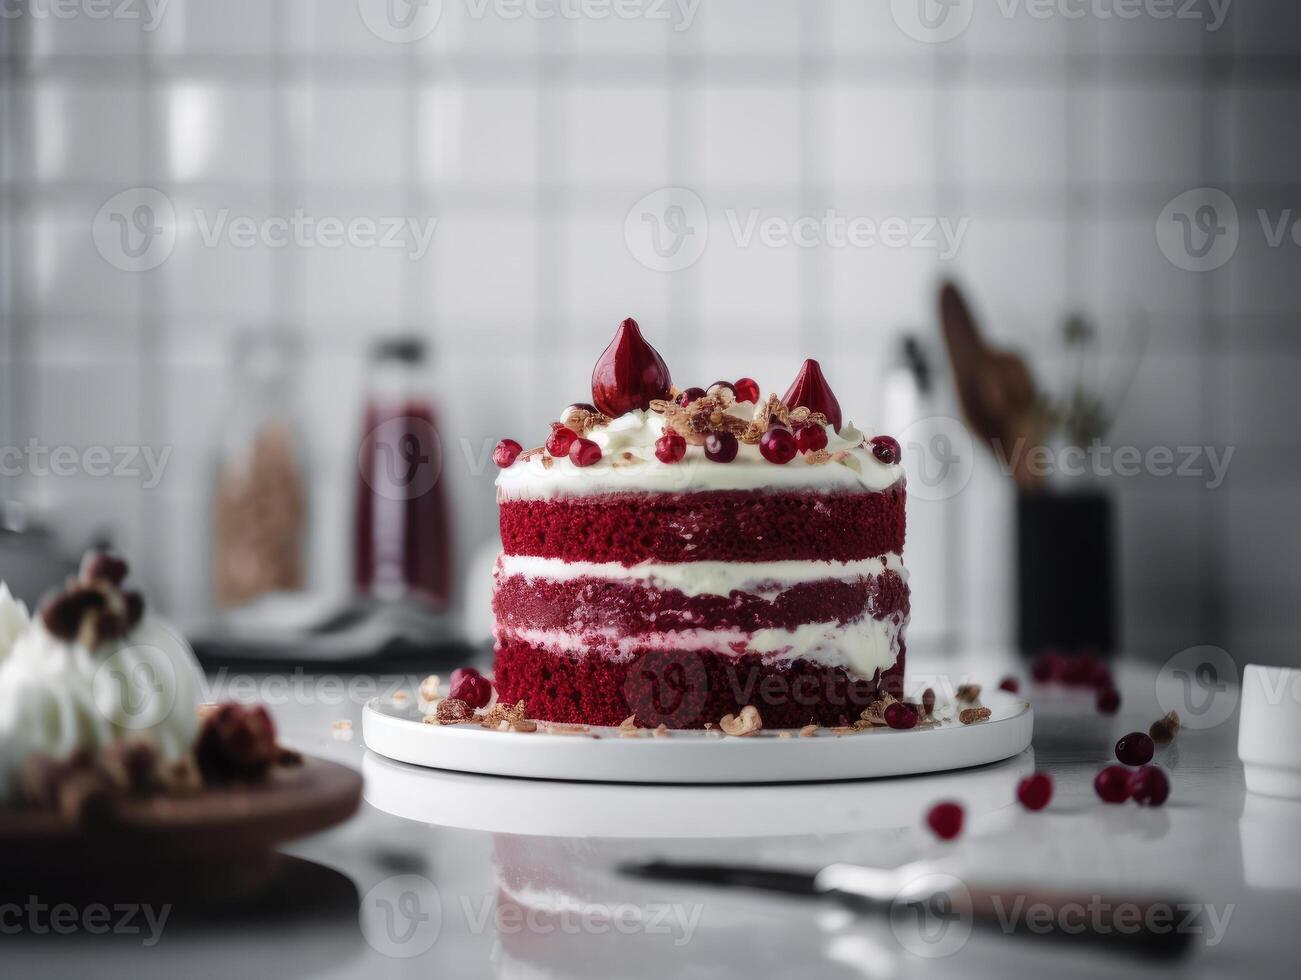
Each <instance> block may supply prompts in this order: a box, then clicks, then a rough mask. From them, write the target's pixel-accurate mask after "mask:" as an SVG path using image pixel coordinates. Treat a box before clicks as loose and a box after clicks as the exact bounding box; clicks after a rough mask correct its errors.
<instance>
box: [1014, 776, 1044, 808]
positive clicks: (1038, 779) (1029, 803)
mask: <svg viewBox="0 0 1301 980" xmlns="http://www.w3.org/2000/svg"><path fill="white" fill-rule="evenodd" d="M1016 798H1017V799H1018V800H1020V801H1021V805H1022V806H1023V807H1025V808H1026V809H1027V810H1042V809H1043V808H1044V807H1046V806H1047V805H1048V803H1049V802H1050V801H1051V800H1052V798H1053V777H1052V776H1050V775H1048V773H1046V772H1036V773H1034V774H1033V775H1030V776H1026V777H1025V779H1023V780H1021V781H1020V782H1019V783H1017V784H1016Z"/></svg>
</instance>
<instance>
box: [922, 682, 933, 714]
mask: <svg viewBox="0 0 1301 980" xmlns="http://www.w3.org/2000/svg"><path fill="white" fill-rule="evenodd" d="M922 711H923V712H924V713H925V714H926V716H927V717H928V718H929V717H930V716H931V715H933V714H935V688H933V687H928V688H927V689H926V690H924V691H922Z"/></svg>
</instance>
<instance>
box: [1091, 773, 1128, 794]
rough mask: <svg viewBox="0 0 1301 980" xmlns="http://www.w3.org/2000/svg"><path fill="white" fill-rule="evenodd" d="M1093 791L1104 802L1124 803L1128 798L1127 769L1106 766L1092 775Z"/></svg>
mask: <svg viewBox="0 0 1301 980" xmlns="http://www.w3.org/2000/svg"><path fill="white" fill-rule="evenodd" d="M1093 791H1094V792H1095V793H1097V794H1098V796H1099V797H1100V798H1101V799H1102V801H1103V802H1104V803H1124V802H1125V801H1126V800H1127V799H1129V770H1128V769H1126V768H1125V767H1124V766H1107V767H1106V768H1105V769H1103V770H1102V771H1101V772H1100V773H1098V774H1097V775H1096V776H1095V777H1093Z"/></svg>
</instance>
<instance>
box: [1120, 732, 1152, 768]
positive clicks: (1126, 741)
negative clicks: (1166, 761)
mask: <svg viewBox="0 0 1301 980" xmlns="http://www.w3.org/2000/svg"><path fill="white" fill-rule="evenodd" d="M1155 751H1156V743H1154V742H1153V741H1152V736H1151V735H1148V734H1147V733H1145V732H1130V733H1129V734H1128V735H1122V736H1121V737H1120V741H1118V742H1117V743H1116V758H1117V759H1119V760H1120V761H1121V762H1123V763H1124V764H1125V765H1127V766H1145V765H1147V764H1148V763H1149V762H1151V761H1152V753H1153V752H1155Z"/></svg>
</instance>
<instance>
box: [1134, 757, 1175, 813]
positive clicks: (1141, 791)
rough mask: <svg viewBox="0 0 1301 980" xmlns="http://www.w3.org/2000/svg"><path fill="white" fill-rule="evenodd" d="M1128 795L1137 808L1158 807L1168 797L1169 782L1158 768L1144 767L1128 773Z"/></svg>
mask: <svg viewBox="0 0 1301 980" xmlns="http://www.w3.org/2000/svg"><path fill="white" fill-rule="evenodd" d="M1129 795H1130V796H1131V797H1133V799H1134V802H1135V803H1137V804H1138V805H1139V806H1160V805H1161V804H1163V803H1164V802H1165V801H1166V800H1167V799H1169V797H1170V780H1169V778H1168V777H1167V776H1166V774H1165V772H1164V771H1163V770H1162V769H1161V768H1159V767H1158V766H1144V767H1143V768H1142V769H1139V770H1138V771H1137V772H1133V773H1130V775H1129Z"/></svg>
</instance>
